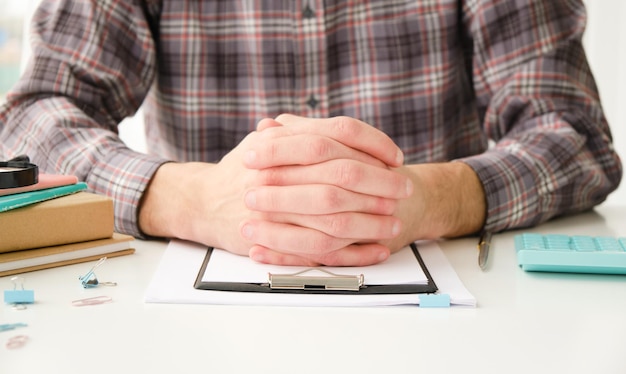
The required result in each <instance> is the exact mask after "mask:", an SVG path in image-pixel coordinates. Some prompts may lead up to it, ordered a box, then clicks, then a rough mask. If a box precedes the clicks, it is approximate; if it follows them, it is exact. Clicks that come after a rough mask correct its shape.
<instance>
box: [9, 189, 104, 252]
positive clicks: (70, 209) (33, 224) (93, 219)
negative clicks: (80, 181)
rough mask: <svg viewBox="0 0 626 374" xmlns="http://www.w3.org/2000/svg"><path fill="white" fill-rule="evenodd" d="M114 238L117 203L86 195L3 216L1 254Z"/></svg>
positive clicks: (99, 196)
mask: <svg viewBox="0 0 626 374" xmlns="http://www.w3.org/2000/svg"><path fill="white" fill-rule="evenodd" d="M112 235H113V200H111V199H110V198H108V197H106V196H102V195H97V194H93V193H90V192H85V191H81V192H77V193H74V194H71V195H66V196H62V197H57V198H54V199H51V200H47V201H43V202H41V203H36V204H32V205H29V206H25V207H22V208H18V209H12V210H9V211H6V212H2V213H0V253H2V252H12V251H19V250H24V249H32V248H40V247H50V246H54V245H60V244H69V243H76V242H83V241H88V240H95V239H103V238H110V237H111V236H112Z"/></svg>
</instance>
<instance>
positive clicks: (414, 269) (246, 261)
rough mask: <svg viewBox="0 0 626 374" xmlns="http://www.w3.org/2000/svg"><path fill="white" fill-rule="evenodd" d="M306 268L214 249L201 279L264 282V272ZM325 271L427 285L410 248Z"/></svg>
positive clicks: (373, 282) (375, 280)
mask: <svg viewBox="0 0 626 374" xmlns="http://www.w3.org/2000/svg"><path fill="white" fill-rule="evenodd" d="M306 269H309V268H307V267H301V266H278V265H267V264H260V263H258V262H254V261H252V260H250V258H249V257H245V256H238V255H235V254H232V253H230V252H227V251H225V250H223V249H215V250H213V253H211V260H210V261H209V263H208V265H207V268H206V271H205V272H204V276H203V277H202V281H204V282H235V283H266V282H267V274H268V273H272V274H293V273H297V272H299V271H303V270H306ZM324 270H327V271H329V272H331V273H333V274H338V275H359V274H363V275H364V278H365V284H366V285H380V284H427V283H428V278H427V277H426V274H424V272H423V271H422V268H421V266H419V263H418V262H417V258H415V255H414V254H413V250H412V249H411V248H410V247H408V246H407V247H405V248H404V249H402V250H401V251H398V253H394V255H393V256H391V257H389V258H388V259H387V261H385V262H383V263H381V264H377V265H375V266H356V267H332V266H326V267H324Z"/></svg>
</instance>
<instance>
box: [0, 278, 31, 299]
mask: <svg viewBox="0 0 626 374" xmlns="http://www.w3.org/2000/svg"><path fill="white" fill-rule="evenodd" d="M11 281H12V282H13V290H4V302H5V303H7V304H16V305H17V304H32V303H34V302H35V291H33V290H25V289H24V278H22V277H13V278H11ZM18 283H19V284H20V288H21V289H18V285H17V284H18Z"/></svg>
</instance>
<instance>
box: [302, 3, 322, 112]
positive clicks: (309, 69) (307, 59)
mask: <svg viewBox="0 0 626 374" xmlns="http://www.w3.org/2000/svg"><path fill="white" fill-rule="evenodd" d="M323 4H324V1H323V0H301V1H298V5H299V7H300V8H299V9H298V11H299V17H298V18H299V20H300V22H298V23H297V25H298V29H297V39H298V43H297V48H298V55H299V56H298V60H299V62H300V63H299V65H298V67H297V69H298V72H297V74H298V79H297V83H296V95H297V97H298V106H299V108H300V112H301V114H302V115H304V116H307V117H317V118H320V117H328V93H327V88H326V86H327V76H326V61H327V59H326V30H325V25H324V6H323Z"/></svg>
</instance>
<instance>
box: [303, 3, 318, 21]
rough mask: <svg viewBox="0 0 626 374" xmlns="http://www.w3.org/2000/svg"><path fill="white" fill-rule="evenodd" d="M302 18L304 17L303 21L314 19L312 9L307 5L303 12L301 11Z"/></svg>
mask: <svg viewBox="0 0 626 374" xmlns="http://www.w3.org/2000/svg"><path fill="white" fill-rule="evenodd" d="M302 17H304V18H305V19H310V18H313V17H315V12H314V11H313V9H311V7H310V6H309V4H307V5H306V8H304V10H303V11H302Z"/></svg>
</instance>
